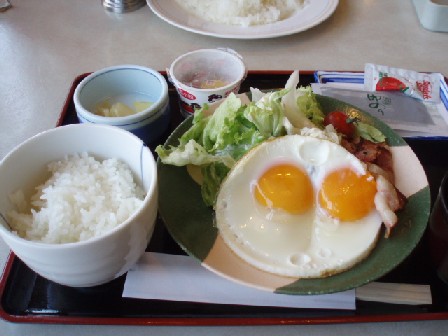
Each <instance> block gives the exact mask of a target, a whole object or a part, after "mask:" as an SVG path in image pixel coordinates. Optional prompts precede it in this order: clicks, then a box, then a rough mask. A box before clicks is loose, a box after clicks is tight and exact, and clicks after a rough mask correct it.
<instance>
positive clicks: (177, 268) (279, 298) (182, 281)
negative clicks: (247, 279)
mask: <svg viewBox="0 0 448 336" xmlns="http://www.w3.org/2000/svg"><path fill="white" fill-rule="evenodd" d="M123 297H130V298H140V299H154V300H166V301H187V302H203V303H214V304H233V305H248V306H271V307H290V308H319V309H342V310H354V309H356V305H355V300H356V297H355V290H349V291H346V292H341V293H335V294H325V295H310V296H302V295H300V296H298V295H282V294H275V293H270V292H268V291H264V290H259V289H255V288H251V287H248V286H245V285H240V284H237V283H235V282H233V281H230V280H228V279H225V278H223V277H221V276H218V275H216V274H214V273H213V272H211V271H209V270H207V269H206V268H205V267H202V266H201V265H200V264H199V263H198V262H197V261H196V260H194V259H193V258H191V257H187V256H178V255H169V254H162V253H152V252H147V253H145V254H144V255H143V256H142V257H141V258H140V260H139V261H138V263H137V264H136V265H135V266H134V267H133V268H132V269H131V270H130V271H129V272H128V274H127V276H126V282H125V285H124V289H123Z"/></svg>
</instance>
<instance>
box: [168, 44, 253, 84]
mask: <svg viewBox="0 0 448 336" xmlns="http://www.w3.org/2000/svg"><path fill="white" fill-rule="evenodd" d="M202 52H210V53H217V54H230V55H231V56H233V57H234V59H235V60H236V61H237V62H238V63H239V64H240V65H241V68H242V69H243V73H242V76H241V78H238V79H235V80H234V81H233V82H231V83H229V84H227V85H226V86H221V87H218V88H214V89H200V88H194V90H195V91H198V92H215V91H223V90H228V89H232V88H233V87H234V86H235V85H237V84H238V83H240V82H242V81H243V80H244V79H245V78H246V76H247V69H246V65H245V64H244V62H243V58H242V57H241V56H240V55H239V54H238V53H237V52H235V51H233V50H226V49H221V48H217V49H198V50H194V51H190V52H188V53H186V54H183V55H181V56H179V57H177V58H176V59H175V60H174V61H173V63H172V64H171V66H170V69H169V70H168V71H167V72H168V76H169V78H170V79H171V80H173V81H175V82H177V83H182V82H180V81H179V80H178V79H176V77H175V76H174V74H173V69H174V67H175V66H176V64H177V63H178V62H179V61H180V60H181V59H183V58H185V57H187V56H189V55H192V54H199V53H202ZM173 84H174V83H173ZM182 84H183V83H182ZM183 85H185V84H183ZM185 86H188V85H185Z"/></svg>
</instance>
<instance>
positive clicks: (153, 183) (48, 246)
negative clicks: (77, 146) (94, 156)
mask: <svg viewBox="0 0 448 336" xmlns="http://www.w3.org/2000/svg"><path fill="white" fill-rule="evenodd" d="M80 126H82V127H94V128H112V129H113V130H114V131H115V132H119V133H123V134H125V135H127V136H129V137H133V138H135V139H136V140H137V141H138V142H140V143H141V150H140V152H141V153H143V151H144V150H145V148H146V149H147V150H149V149H148V147H147V146H146V145H145V144H144V142H143V141H142V140H141V139H140V138H138V137H137V136H136V135H134V134H132V133H130V132H128V131H125V130H123V129H120V128H117V127H115V126H110V125H102V124H71V125H65V126H62V127H64V128H69V127H80ZM60 128H61V127H56V128H52V129H49V130H46V131H43V132H40V133H38V134H36V135H34V136H32V137H30V138H28V139H27V140H25V141H24V142H22V143H21V144H19V145H18V146H16V147H15V148H14V149H12V150H11V151H10V152H9V153H8V154H7V155H6V156H5V157H4V158H3V159H2V160H1V161H0V166H1V165H2V164H3V162H4V161H6V160H7V159H8V158H9V157H10V156H12V155H13V153H14V152H16V151H17V150H18V149H19V148H20V147H22V146H26V145H27V144H28V143H30V142H32V141H34V140H35V139H36V138H38V137H41V136H43V135H44V134H48V133H52V132H57V131H59V130H60ZM141 155H142V154H141ZM140 165H141V162H140ZM151 166H152V167H151V170H152V171H153V172H154V173H153V174H152V178H151V183H150V186H149V189H148V191H147V192H146V196H145V198H144V200H143V204H142V205H141V206H140V208H139V209H137V210H136V211H135V212H134V213H133V214H132V215H131V216H129V218H128V219H127V220H125V221H124V222H122V223H120V224H119V225H117V226H116V227H114V228H112V229H110V230H109V231H107V232H105V233H104V234H101V235H99V236H95V237H92V238H90V239H87V240H82V241H78V242H72V243H64V244H50V243H45V242H40V241H34V240H28V239H25V238H22V237H20V236H18V235H16V234H14V233H13V232H12V231H11V230H10V229H7V228H6V227H5V226H4V225H0V233H1V234H4V235H7V236H9V238H10V239H13V240H15V241H16V242H17V243H19V244H21V245H26V246H39V248H43V249H50V250H54V249H61V250H62V249H72V248H79V247H82V246H87V245H91V244H95V242H97V241H98V240H102V239H104V238H106V237H108V236H111V235H113V234H114V233H115V232H117V231H120V230H122V229H123V228H124V227H125V226H127V224H128V223H129V222H131V221H133V220H134V218H135V217H137V216H138V215H139V214H140V213H141V212H142V211H143V209H144V206H145V204H147V203H148V202H149V198H151V197H152V196H153V194H154V193H155V188H156V186H157V165H156V162H155V160H152V163H151ZM0 218H1V219H2V221H3V222H4V223H6V224H7V225H8V226H9V227H10V225H9V223H8V221H7V220H6V218H5V216H4V215H3V214H2V213H0Z"/></svg>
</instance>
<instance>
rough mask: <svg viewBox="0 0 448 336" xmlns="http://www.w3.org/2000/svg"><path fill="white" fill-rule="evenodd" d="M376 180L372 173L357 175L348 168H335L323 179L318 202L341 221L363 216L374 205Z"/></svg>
mask: <svg viewBox="0 0 448 336" xmlns="http://www.w3.org/2000/svg"><path fill="white" fill-rule="evenodd" d="M375 194H376V182H375V179H374V178H373V176H372V175H370V174H366V175H358V174H356V173H355V172H354V171H352V170H351V169H350V168H344V169H340V170H336V171H334V172H332V173H330V174H329V175H327V177H326V178H325V179H324V181H323V183H322V186H321V189H320V191H319V204H320V206H321V207H322V208H323V209H325V210H326V211H327V212H328V214H329V215H330V216H332V217H335V218H337V219H339V220H341V221H353V220H358V219H361V218H363V217H364V216H365V215H367V214H368V213H369V212H370V211H371V210H372V209H373V208H374V206H375V204H374V198H375Z"/></svg>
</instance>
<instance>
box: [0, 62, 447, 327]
mask: <svg viewBox="0 0 448 336" xmlns="http://www.w3.org/2000/svg"><path fill="white" fill-rule="evenodd" d="M291 72H292V71H251V72H249V73H248V76H247V78H246V79H245V81H244V82H243V84H242V87H241V90H240V91H241V92H245V91H248V90H249V88H250V87H256V88H259V89H275V88H281V87H284V85H285V83H286V80H287V79H288V77H289V75H290V74H291ZM162 73H163V74H164V75H165V73H164V72H162ZM313 74H314V71H303V72H301V77H300V84H301V85H308V84H310V83H311V82H313V81H314V76H313ZM87 75H88V74H83V75H80V76H78V77H77V78H76V79H75V80H74V81H73V83H72V86H71V87H70V90H69V93H68V95H67V99H66V102H65V104H64V106H63V109H62V112H61V114H60V118H59V120H58V122H57V125H56V126H60V125H66V124H71V123H77V122H78V121H77V118H76V112H75V107H74V104H73V92H74V90H75V88H76V85H77V84H78V83H79V82H80V81H81V80H82V79H83V78H84V77H85V76H87ZM169 96H170V105H171V111H172V122H171V125H170V129H169V130H168V131H167V132H166V134H164V135H163V136H162V137H161V138H160V139H159V140H158V141H157V142H156V143H151V144H147V145H148V146H149V147H150V148H151V149H154V148H155V146H156V145H157V144H159V143H163V142H164V141H165V139H166V137H167V136H168V135H169V134H170V133H171V131H172V130H174V128H175V127H176V126H177V125H178V124H179V123H180V122H181V121H182V120H183V117H182V116H181V114H180V112H179V107H178V98H177V95H176V92H175V90H174V88H173V87H172V86H171V85H170V86H169ZM406 141H407V142H408V143H409V145H410V146H411V147H412V148H413V150H414V151H415V153H416V154H417V156H418V157H419V159H420V161H421V163H422V165H423V167H424V169H425V171H426V174H427V176H428V180H429V184H430V189H431V197H432V199H433V200H434V199H435V196H436V195H437V191H438V188H439V185H440V182H441V179H442V177H443V175H444V173H445V171H447V170H448V155H445V153H446V152H447V151H448V140H443V139H439V140H434V139H432V140H427V139H424V138H420V139H414V138H407V139H406ZM147 251H154V252H164V253H171V254H184V252H183V251H182V250H181V248H180V247H179V246H178V245H177V243H176V242H175V241H174V240H173V239H172V238H171V236H170V235H169V233H168V232H167V230H166V229H165V226H164V223H163V221H162V220H161V219H160V218H158V220H157V224H156V227H155V232H154V235H153V237H152V239H151V242H150V244H149V245H148V247H147ZM125 277H126V275H123V276H121V277H120V278H118V279H115V280H113V281H111V282H110V283H107V284H104V285H101V286H96V287H91V288H70V287H66V286H62V285H58V284H56V283H53V282H51V281H49V280H46V279H44V278H42V277H40V276H39V275H37V274H36V273H34V272H33V271H32V270H30V269H29V268H28V267H27V266H26V265H25V264H24V263H23V262H22V261H21V260H20V259H18V258H17V257H16V256H15V255H14V254H13V253H11V254H10V255H9V258H8V261H7V263H6V266H5V269H4V271H3V274H2V278H1V282H0V296H1V300H0V316H1V317H2V318H3V319H5V320H8V321H13V322H23V323H58V324H109V325H173V326H174V325H276V324H278V325H284V324H323V323H350V322H379V321H381V322H384V321H410V320H436V319H447V318H448V288H445V287H444V286H443V285H442V283H441V282H440V281H439V280H438V278H437V276H436V274H435V270H434V268H433V267H432V266H431V263H430V262H429V257H428V239H427V236H426V235H425V236H424V237H423V239H422V240H421V242H420V243H419V245H418V246H417V247H416V249H415V250H414V251H413V252H412V254H411V255H410V256H409V257H408V258H407V259H406V260H405V261H404V262H403V263H401V264H400V265H399V266H398V267H397V268H395V269H394V270H393V271H391V272H390V273H388V274H386V275H385V276H384V277H382V278H381V279H379V280H378V281H383V282H395V283H409V284H425V285H430V287H431V292H432V297H433V303H432V304H431V305H422V306H414V305H396V304H386V303H378V302H367V301H361V300H357V302H356V307H357V308H356V310H354V311H351V310H350V311H344V310H327V309H296V308H277V307H254V306H240V305H223V304H205V303H204V304H203V303H193V302H172V301H163V300H144V299H132V298H123V297H122V291H123V285H124V281H125Z"/></svg>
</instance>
